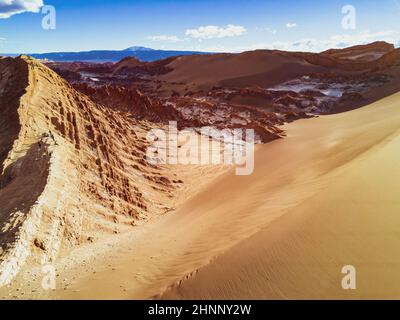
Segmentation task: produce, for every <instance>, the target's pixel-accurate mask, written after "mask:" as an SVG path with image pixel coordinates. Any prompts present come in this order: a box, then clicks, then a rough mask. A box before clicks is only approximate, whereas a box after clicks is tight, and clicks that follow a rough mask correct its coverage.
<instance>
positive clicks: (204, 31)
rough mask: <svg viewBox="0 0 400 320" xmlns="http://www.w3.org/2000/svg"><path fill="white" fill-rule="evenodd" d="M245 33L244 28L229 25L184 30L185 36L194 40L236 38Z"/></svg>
mask: <svg viewBox="0 0 400 320" xmlns="http://www.w3.org/2000/svg"><path fill="white" fill-rule="evenodd" d="M246 33H247V30H246V28H245V27H242V26H236V25H233V24H229V25H227V26H225V27H219V26H202V27H199V28H197V29H188V30H186V35H187V36H189V37H192V38H195V39H215V38H226V37H237V36H241V35H244V34H246Z"/></svg>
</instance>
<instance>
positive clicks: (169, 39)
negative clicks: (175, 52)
mask: <svg viewBox="0 0 400 320" xmlns="http://www.w3.org/2000/svg"><path fill="white" fill-rule="evenodd" d="M146 39H147V40H151V41H162V42H172V43H175V42H181V41H184V39H180V38H179V37H177V36H168V35H165V34H163V35H157V36H148V37H146Z"/></svg>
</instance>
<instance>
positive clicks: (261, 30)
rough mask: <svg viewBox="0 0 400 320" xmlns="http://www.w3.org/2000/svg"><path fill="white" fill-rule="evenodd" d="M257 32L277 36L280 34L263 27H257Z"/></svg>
mask: <svg viewBox="0 0 400 320" xmlns="http://www.w3.org/2000/svg"><path fill="white" fill-rule="evenodd" d="M256 31H259V32H267V33H271V34H277V33H278V31H277V30H276V29H271V28H263V27H256Z"/></svg>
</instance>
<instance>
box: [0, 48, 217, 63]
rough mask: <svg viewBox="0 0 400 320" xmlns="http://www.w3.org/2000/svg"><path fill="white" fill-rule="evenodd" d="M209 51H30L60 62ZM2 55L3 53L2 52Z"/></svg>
mask: <svg viewBox="0 0 400 320" xmlns="http://www.w3.org/2000/svg"><path fill="white" fill-rule="evenodd" d="M208 53H209V52H199V51H169V50H155V49H151V48H146V47H130V48H127V49H125V50H93V51H81V52H49V53H28V55H30V56H32V57H34V58H36V59H48V60H51V61H58V62H71V61H82V62H117V61H120V60H121V59H123V58H126V57H135V58H137V59H139V60H141V61H145V62H151V61H156V60H160V59H166V58H169V57H175V56H181V55H192V54H208ZM0 55H1V54H0ZM4 55H7V56H17V54H4Z"/></svg>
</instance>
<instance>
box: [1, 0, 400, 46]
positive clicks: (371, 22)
mask: <svg viewBox="0 0 400 320" xmlns="http://www.w3.org/2000/svg"><path fill="white" fill-rule="evenodd" d="M42 5H51V6H54V8H55V9H56V29H55V30H44V29H43V28H42V19H43V18H44V17H45V15H44V14H42V13H41V12H40V11H41V7H42ZM346 5H352V6H353V7H354V8H355V10H356V11H355V17H356V20H355V21H356V24H355V29H353V28H351V29H348V28H346V29H345V28H343V25H342V20H343V18H345V17H347V16H348V14H349V11H346V14H343V13H342V8H343V7H344V6H346ZM351 13H352V12H351ZM399 21H400V0H344V1H342V0H325V1H321V0H302V1H294V0H280V1H279V0H230V1H227V0H219V1H218V0H213V1H211V0H201V1H200V0H140V1H139V0H110V1H106V0H85V1H82V0H0V52H3V53H37V52H50V51H81V50H93V49H124V48H126V47H130V46H135V45H138V46H139V45H140V46H146V47H151V48H157V49H176V50H203V51H233V52H237V51H245V50H253V49H263V48H269V49H274V48H276V49H284V50H306V51H321V50H324V49H327V48H331V47H343V46H348V45H355V44H362V43H367V42H372V41H375V40H386V41H390V42H394V43H400V24H399Z"/></svg>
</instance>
